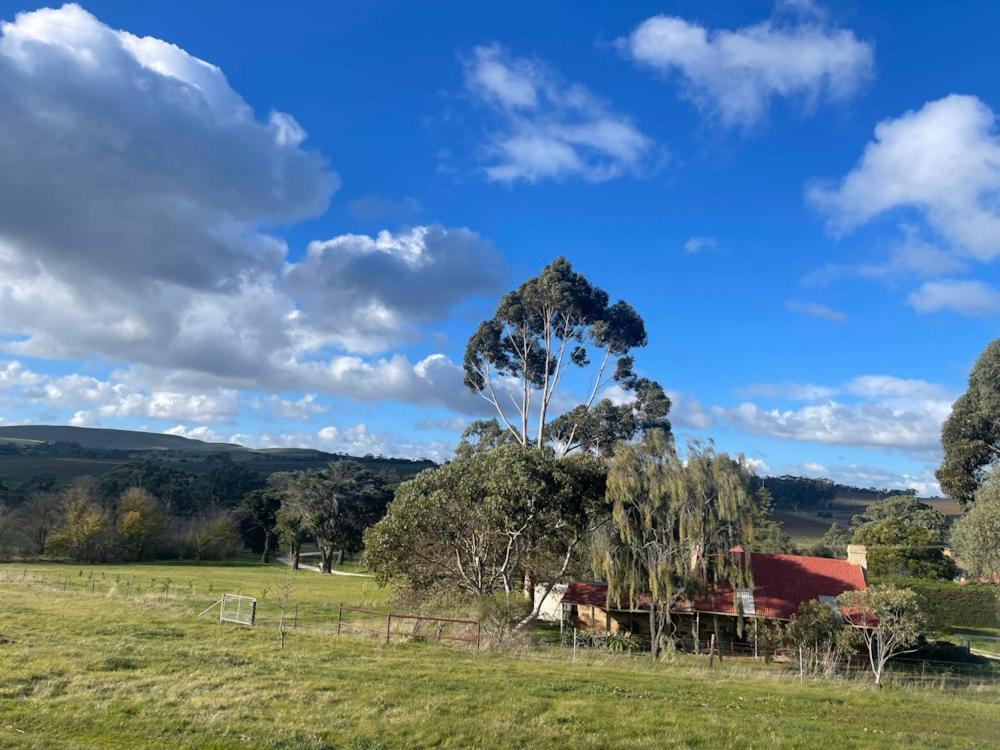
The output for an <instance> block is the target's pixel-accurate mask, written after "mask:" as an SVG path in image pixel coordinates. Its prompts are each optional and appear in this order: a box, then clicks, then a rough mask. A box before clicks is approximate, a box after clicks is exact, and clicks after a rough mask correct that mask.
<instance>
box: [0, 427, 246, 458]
mask: <svg viewBox="0 0 1000 750" xmlns="http://www.w3.org/2000/svg"><path fill="white" fill-rule="evenodd" d="M0 438H5V439H7V440H13V441H17V442H26V441H30V442H34V443H76V444H77V445H79V446H82V447H84V448H96V449H98V450H120V451H148V450H180V451H204V450H208V451H220V452H221V451H231V450H247V449H246V448H244V447H243V446H241V445H236V444H234V443H206V442H205V441H203V440H192V439H191V438H186V437H181V436H180V435H164V434H161V433H158V432H138V431H136V430H106V429H103V428H97V427H70V426H68V425H33V424H29V425H15V426H13V427H0Z"/></svg>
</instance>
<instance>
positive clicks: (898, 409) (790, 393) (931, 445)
mask: <svg viewBox="0 0 1000 750" xmlns="http://www.w3.org/2000/svg"><path fill="white" fill-rule="evenodd" d="M739 393H740V394H741V395H742V396H743V397H745V398H750V397H760V398H770V399H777V400H790V401H806V402H811V403H807V404H805V405H804V406H798V407H796V408H774V407H771V408H768V407H764V406H761V405H759V404H758V403H756V402H753V401H744V402H743V403H741V404H739V405H737V406H735V407H719V406H717V407H715V408H714V409H713V413H714V414H715V416H716V417H717V418H718V419H719V420H721V421H723V422H726V423H728V424H730V425H732V426H734V427H736V428H737V429H739V430H741V431H743V432H747V433H750V434H755V435H766V436H768V437H775V438H781V439H786V440H802V441H811V442H816V443H825V444H830V445H852V446H868V447H885V448H896V449H900V450H905V451H908V452H911V453H915V454H917V453H919V454H921V455H927V454H928V453H929V452H936V451H937V450H938V449H939V441H940V436H941V425H942V424H943V423H944V420H945V419H946V418H947V417H948V414H949V413H950V412H951V405H952V401H953V398H954V397H953V394H951V393H950V392H949V391H948V389H946V388H944V387H943V386H941V385H939V384H937V383H930V382H928V381H926V380H920V379H917V378H899V377H895V376H892V375H881V374H875V375H859V376H857V377H854V378H851V379H850V380H848V381H846V382H844V383H840V384H838V385H833V386H824V385H816V384H812V383H805V384H798V383H780V384H756V385H752V386H748V387H746V388H744V389H741V390H740V391H739Z"/></svg>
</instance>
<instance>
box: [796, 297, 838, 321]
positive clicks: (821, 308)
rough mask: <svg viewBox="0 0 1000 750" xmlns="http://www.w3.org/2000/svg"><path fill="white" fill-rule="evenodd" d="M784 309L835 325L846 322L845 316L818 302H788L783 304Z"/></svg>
mask: <svg viewBox="0 0 1000 750" xmlns="http://www.w3.org/2000/svg"><path fill="white" fill-rule="evenodd" d="M785 307H786V308H787V309H788V310H791V311H792V312H796V313H801V314H802V315H810V316H812V317H814V318H822V319H823V320H829V321H831V322H833V323H837V324H842V323H845V322H846V321H847V315H845V314H844V313H842V312H841V311H840V310H834V309H833V308H831V307H827V306H826V305H821V304H819V303H818V302H798V301H795V300H789V301H788V302H786V303H785Z"/></svg>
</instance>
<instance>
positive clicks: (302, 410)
mask: <svg viewBox="0 0 1000 750" xmlns="http://www.w3.org/2000/svg"><path fill="white" fill-rule="evenodd" d="M267 403H268V405H269V407H270V411H271V416H273V417H277V418H279V419H294V420H299V421H305V420H307V419H310V418H311V417H314V416H316V415H318V414H325V413H326V412H328V411H329V410H330V409H329V407H327V406H324V405H323V404H320V403H317V402H316V394H315V393H307V394H306V395H304V396H303V397H302V398H300V399H298V400H296V401H291V400H289V399H284V398H281V397H280V396H269V397H268V399H267Z"/></svg>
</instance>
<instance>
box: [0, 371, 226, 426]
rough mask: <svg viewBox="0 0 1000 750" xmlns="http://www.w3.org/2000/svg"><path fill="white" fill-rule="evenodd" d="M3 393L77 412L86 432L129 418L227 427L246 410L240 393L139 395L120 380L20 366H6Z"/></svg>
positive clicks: (156, 391)
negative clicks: (102, 423) (106, 422)
mask: <svg viewBox="0 0 1000 750" xmlns="http://www.w3.org/2000/svg"><path fill="white" fill-rule="evenodd" d="M11 374H13V376H12V375H11ZM0 388H2V389H3V390H5V391H6V392H7V394H8V395H9V396H11V397H12V398H13V399H15V400H16V402H17V404H18V405H19V406H21V407H24V406H26V405H31V404H34V405H40V406H42V407H43V408H45V409H47V410H48V409H52V408H57V409H59V408H61V409H75V411H74V414H73V417H72V419H71V424H73V425H76V426H80V427H90V426H94V425H97V424H100V421H101V419H102V418H124V417H144V418H150V419H161V420H190V421H194V422H199V423H208V422H226V421H230V420H231V419H232V418H233V417H235V416H236V414H237V412H238V411H239V406H240V401H239V394H237V392H236V391H234V390H227V389H213V390H209V391H206V392H193V391H186V390H180V389H169V388H162V387H161V388H152V389H137V388H134V387H132V386H130V385H128V384H126V383H124V382H121V381H118V380H114V379H109V380H101V379H99V378H95V377H92V376H89V375H80V374H70V375H48V374H43V373H38V372H33V371H31V370H28V369H27V368H25V367H24V366H23V365H22V364H21V363H20V362H17V361H11V362H3V363H0Z"/></svg>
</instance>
